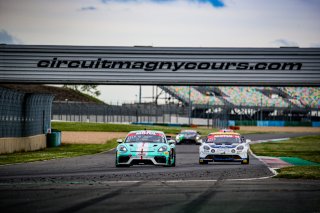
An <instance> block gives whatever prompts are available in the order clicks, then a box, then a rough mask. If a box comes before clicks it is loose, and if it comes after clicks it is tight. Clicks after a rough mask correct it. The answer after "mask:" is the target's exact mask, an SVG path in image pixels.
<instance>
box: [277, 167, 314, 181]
mask: <svg viewBox="0 0 320 213" xmlns="http://www.w3.org/2000/svg"><path fill="white" fill-rule="evenodd" d="M277 172H278V175H277V176H276V177H277V178H289V179H318V180H319V179H320V166H292V167H285V168H282V169H279V170H277Z"/></svg>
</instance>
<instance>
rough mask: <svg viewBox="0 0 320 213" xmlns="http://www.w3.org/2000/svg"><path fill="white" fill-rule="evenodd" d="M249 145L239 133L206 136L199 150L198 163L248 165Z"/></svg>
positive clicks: (217, 133)
mask: <svg viewBox="0 0 320 213" xmlns="http://www.w3.org/2000/svg"><path fill="white" fill-rule="evenodd" d="M249 143H250V140H246V141H244V139H243V138H242V137H241V135H240V134H239V133H235V132H215V133H211V134H209V135H208V137H207V139H206V140H205V141H204V142H203V143H202V145H201V146H200V148H199V155H200V156H199V163H200V164H208V162H213V161H236V162H241V164H249V154H248V150H249Z"/></svg>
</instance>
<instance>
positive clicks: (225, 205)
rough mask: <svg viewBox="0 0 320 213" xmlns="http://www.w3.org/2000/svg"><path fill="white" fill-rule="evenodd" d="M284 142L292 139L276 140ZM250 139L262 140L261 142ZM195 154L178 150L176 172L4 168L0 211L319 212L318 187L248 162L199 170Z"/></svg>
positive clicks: (93, 164) (103, 166)
mask: <svg viewBox="0 0 320 213" xmlns="http://www.w3.org/2000/svg"><path fill="white" fill-rule="evenodd" d="M295 136H297V135H295ZM267 137H268V138H267V139H272V138H279V137H280V135H273V136H270V135H268V136H267ZM283 137H290V134H281V138H283ZM249 138H253V139H254V140H262V139H266V135H262V134H259V135H251V136H250V137H249ZM198 148H199V146H196V145H180V146H177V166H176V167H175V168H167V167H156V166H133V167H130V168H115V166H114V157H115V155H114V152H113V151H111V152H106V153H101V154H97V155H91V156H83V157H76V158H69V159H59V160H51V161H43V162H34V163H26V164H17V165H11V166H1V167H0V209H3V210H7V211H6V212H111V211H113V212H128V211H130V212H151V211H154V212H164V211H166V212H212V211H215V210H217V211H222V212H244V211H245V212H256V211H262V212H320V181H303V180H278V179H274V178H272V179H271V178H267V179H263V178H264V177H268V176H272V175H273V174H272V173H271V172H270V171H269V169H268V168H267V167H266V166H265V165H264V164H263V163H261V162H260V161H259V160H257V159H255V158H253V157H252V156H251V158H250V164H249V165H241V164H240V163H212V164H209V165H199V164H198ZM259 178H260V179H259ZM239 179H244V180H239ZM246 179H251V180H246ZM252 179H254V180H252Z"/></svg>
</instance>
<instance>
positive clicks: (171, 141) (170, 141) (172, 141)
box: [168, 140, 176, 145]
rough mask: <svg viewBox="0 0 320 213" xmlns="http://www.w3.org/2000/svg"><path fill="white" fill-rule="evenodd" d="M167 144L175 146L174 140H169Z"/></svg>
mask: <svg viewBox="0 0 320 213" xmlns="http://www.w3.org/2000/svg"><path fill="white" fill-rule="evenodd" d="M168 143H169V145H171V144H175V143H176V141H175V140H169V141H168Z"/></svg>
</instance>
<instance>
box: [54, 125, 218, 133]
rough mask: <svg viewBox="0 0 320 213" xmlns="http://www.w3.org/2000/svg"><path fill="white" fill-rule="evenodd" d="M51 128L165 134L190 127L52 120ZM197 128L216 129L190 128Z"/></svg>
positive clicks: (207, 130)
mask: <svg viewBox="0 0 320 213" xmlns="http://www.w3.org/2000/svg"><path fill="white" fill-rule="evenodd" d="M51 125H52V128H53V129H58V130H61V131H82V132H85V131H93V132H130V131H134V130H141V129H148V130H159V131H163V132H164V133H166V134H176V133H178V132H180V131H181V129H190V127H189V128H186V127H183V128H180V127H166V126H147V125H132V124H110V123H82V122H52V124H51ZM192 129H196V130H199V131H200V132H201V134H203V135H207V134H209V133H210V132H214V131H216V130H217V129H207V128H192Z"/></svg>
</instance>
